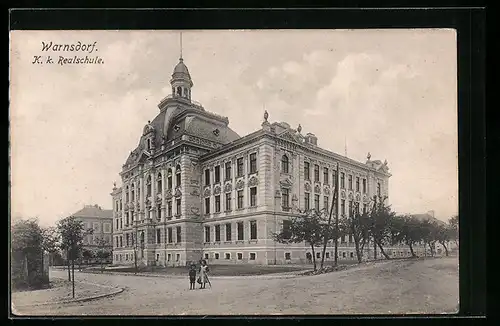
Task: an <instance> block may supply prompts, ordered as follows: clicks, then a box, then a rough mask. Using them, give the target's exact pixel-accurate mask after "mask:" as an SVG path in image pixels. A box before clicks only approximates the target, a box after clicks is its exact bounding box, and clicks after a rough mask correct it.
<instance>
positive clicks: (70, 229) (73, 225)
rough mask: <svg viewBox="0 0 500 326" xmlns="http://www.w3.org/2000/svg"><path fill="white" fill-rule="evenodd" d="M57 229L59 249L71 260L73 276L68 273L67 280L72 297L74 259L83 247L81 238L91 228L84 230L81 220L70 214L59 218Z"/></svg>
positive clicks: (89, 232) (90, 232)
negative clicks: (71, 283) (59, 241)
mask: <svg viewBox="0 0 500 326" xmlns="http://www.w3.org/2000/svg"><path fill="white" fill-rule="evenodd" d="M57 230H58V232H59V234H60V236H61V244H60V246H61V249H62V250H64V251H65V252H66V253H67V254H66V257H67V259H68V265H69V261H71V265H72V267H71V268H72V270H73V273H72V274H73V278H71V274H69V266H68V274H69V280H70V281H72V282H73V297H75V260H76V259H78V257H79V256H80V253H81V251H82V248H83V239H84V237H85V236H86V235H88V234H92V233H93V231H92V230H91V229H89V230H85V226H84V224H83V222H82V221H80V220H78V219H76V218H75V217H74V216H70V217H67V218H64V219H62V220H60V221H59V222H58V223H57Z"/></svg>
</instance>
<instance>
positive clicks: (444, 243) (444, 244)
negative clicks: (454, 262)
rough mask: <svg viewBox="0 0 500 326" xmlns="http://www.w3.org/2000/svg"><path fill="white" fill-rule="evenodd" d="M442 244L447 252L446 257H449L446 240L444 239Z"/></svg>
mask: <svg viewBox="0 0 500 326" xmlns="http://www.w3.org/2000/svg"><path fill="white" fill-rule="evenodd" d="M441 244H442V245H443V248H444V252H445V254H446V257H448V248H447V247H446V242H445V241H443V242H441Z"/></svg>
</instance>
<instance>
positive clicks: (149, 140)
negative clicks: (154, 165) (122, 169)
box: [147, 139, 151, 151]
mask: <svg viewBox="0 0 500 326" xmlns="http://www.w3.org/2000/svg"><path fill="white" fill-rule="evenodd" d="M147 144H148V145H147V146H148V147H147V148H148V151H150V150H151V139H148V141H147Z"/></svg>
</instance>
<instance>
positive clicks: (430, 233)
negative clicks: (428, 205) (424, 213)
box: [420, 219, 438, 256]
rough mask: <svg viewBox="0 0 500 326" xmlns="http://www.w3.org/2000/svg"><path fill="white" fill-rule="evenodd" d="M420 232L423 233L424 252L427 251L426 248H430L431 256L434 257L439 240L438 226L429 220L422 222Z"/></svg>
mask: <svg viewBox="0 0 500 326" xmlns="http://www.w3.org/2000/svg"><path fill="white" fill-rule="evenodd" d="M420 230H421V232H422V241H423V242H424V250H427V249H426V247H427V246H429V249H430V250H431V256H434V252H435V249H436V241H437V239H438V236H437V233H438V228H437V224H436V223H435V222H434V221H431V220H428V219H426V220H423V221H420Z"/></svg>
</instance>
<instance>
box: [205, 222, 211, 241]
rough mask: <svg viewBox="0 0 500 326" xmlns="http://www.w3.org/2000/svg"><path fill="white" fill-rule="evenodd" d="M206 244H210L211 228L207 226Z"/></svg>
mask: <svg viewBox="0 0 500 326" xmlns="http://www.w3.org/2000/svg"><path fill="white" fill-rule="evenodd" d="M205 242H210V227H209V226H205Z"/></svg>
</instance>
